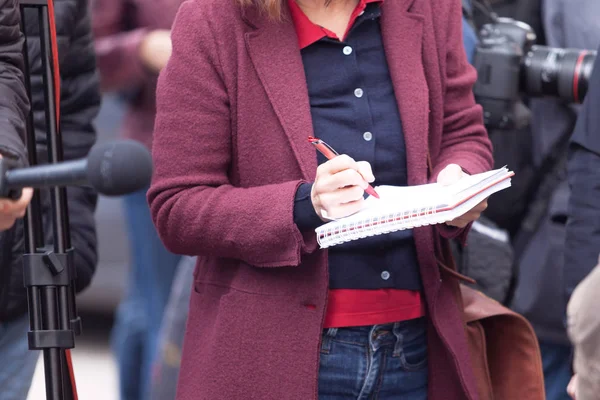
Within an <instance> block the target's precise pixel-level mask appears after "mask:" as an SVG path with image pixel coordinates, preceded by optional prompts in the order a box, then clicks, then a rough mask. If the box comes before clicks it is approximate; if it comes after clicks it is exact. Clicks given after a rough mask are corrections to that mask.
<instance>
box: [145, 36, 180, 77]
mask: <svg viewBox="0 0 600 400" xmlns="http://www.w3.org/2000/svg"><path fill="white" fill-rule="evenodd" d="M172 51H173V46H172V43H171V31H170V30H168V29H157V30H154V31H150V32H149V33H148V34H147V35H146V37H145V38H144V39H143V40H142V43H141V44H140V48H139V52H140V58H141V60H142V63H143V64H144V65H145V66H146V67H147V68H148V69H150V70H151V71H153V72H155V73H159V72H160V71H161V70H162V69H163V68H164V67H165V66H166V65H167V61H169V58H170V57H171V53H172Z"/></svg>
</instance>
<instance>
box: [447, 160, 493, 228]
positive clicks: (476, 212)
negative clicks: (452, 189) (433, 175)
mask: <svg viewBox="0 0 600 400" xmlns="http://www.w3.org/2000/svg"><path fill="white" fill-rule="evenodd" d="M464 176H467V174H465V173H464V171H463V170H462V168H461V167H460V166H458V165H456V164H449V165H448V166H447V167H446V168H444V169H443V170H442V172H440V174H439V175H438V178H437V181H438V183H439V184H442V185H444V186H447V185H452V184H453V183H456V182H458V181H459V180H460V179H462V178H463V177H464ZM486 208H487V199H485V200H484V201H482V202H481V203H479V204H477V205H476V206H475V207H474V208H472V209H471V210H469V211H468V212H467V213H466V214H463V215H461V216H460V217H458V218H456V219H454V220H452V221H450V222H446V224H447V225H450V226H456V227H458V228H464V227H465V226H467V225H468V224H470V223H471V222H473V221H475V220H476V219H478V218H479V217H480V216H481V213H482V212H484V211H485V209H486Z"/></svg>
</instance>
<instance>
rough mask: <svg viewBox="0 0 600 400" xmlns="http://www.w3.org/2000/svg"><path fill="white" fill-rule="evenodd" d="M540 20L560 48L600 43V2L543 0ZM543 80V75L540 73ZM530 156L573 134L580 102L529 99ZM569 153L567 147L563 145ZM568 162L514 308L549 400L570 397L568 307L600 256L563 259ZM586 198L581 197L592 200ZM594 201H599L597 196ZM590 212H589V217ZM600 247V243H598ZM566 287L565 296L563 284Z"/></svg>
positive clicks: (537, 158) (524, 266)
mask: <svg viewBox="0 0 600 400" xmlns="http://www.w3.org/2000/svg"><path fill="white" fill-rule="evenodd" d="M541 5H542V7H541V10H542V15H541V17H542V19H541V21H542V25H543V29H544V32H543V34H544V36H545V40H546V45H548V46H551V47H558V48H576V49H596V48H597V47H598V45H599V44H600V18H599V16H600V1H598V0H580V1H577V2H572V1H571V0H542V3H541ZM540 79H541V77H540ZM529 106H530V109H531V132H532V146H533V153H532V160H533V163H534V164H535V165H536V167H538V166H540V165H542V163H543V160H544V158H545V157H546V156H547V155H548V154H549V152H550V149H551V148H552V146H553V145H554V144H555V143H559V140H560V138H562V137H563V136H565V135H567V136H568V135H570V134H571V132H572V130H573V127H574V125H575V120H576V117H577V111H578V107H576V106H574V105H572V104H567V102H566V101H563V100H560V99H553V98H542V99H530V101H529ZM563 151H564V152H565V153H566V151H567V150H566V148H565V149H563ZM565 172H566V166H563V167H562V168H561V171H560V173H559V175H558V176H557V178H558V179H559V180H560V182H561V183H560V184H559V185H557V187H556V189H555V190H554V192H553V193H552V195H551V196H550V197H549V198H547V199H546V200H547V201H548V202H549V204H548V209H547V211H546V215H545V217H544V219H543V220H542V223H541V224H540V226H539V227H538V228H537V230H536V231H535V232H534V233H533V235H532V236H531V237H530V238H529V240H528V242H527V244H526V245H525V246H524V247H523V251H522V252H521V254H519V255H518V256H519V268H518V271H519V275H518V278H517V286H516V290H515V294H514V298H513V301H512V304H511V306H512V308H513V309H514V310H515V311H517V312H518V313H520V314H522V315H523V316H525V317H526V318H527V319H528V320H529V321H530V322H531V324H532V325H533V327H534V329H535V331H536V334H537V335H538V338H539V342H540V347H541V351H542V360H543V366H544V376H545V383H546V396H547V398H548V400H567V399H568V398H569V397H568V394H567V392H566V388H567V385H568V383H569V380H570V378H571V362H572V347H571V343H570V341H569V338H568V336H567V329H566V306H567V302H568V299H569V296H570V294H571V292H572V289H573V287H574V286H572V282H574V281H576V282H579V281H581V279H582V278H583V276H585V274H582V272H581V269H584V270H586V271H587V272H589V271H590V270H591V268H592V266H593V265H595V261H596V259H597V256H598V255H597V254H596V255H595V256H594V259H593V261H590V260H588V262H587V263H578V264H577V265H576V264H575V263H573V262H568V263H565V258H564V252H565V249H568V248H569V247H570V246H569V244H568V243H567V246H566V247H565V231H566V221H567V214H568V199H569V187H568V183H567V180H566V173H565ZM589 200H590V198H589V197H587V198H585V199H584V200H582V201H589ZM594 201H596V200H594ZM588 217H589V216H588ZM521 239H522V237H520V236H519V235H517V236H516V245H517V246H519V245H521V244H520V243H518V241H519V240H521ZM599 250H600V248H599ZM566 286H567V287H569V288H568V289H567V293H566V295H560V294H563V293H565V287H566Z"/></svg>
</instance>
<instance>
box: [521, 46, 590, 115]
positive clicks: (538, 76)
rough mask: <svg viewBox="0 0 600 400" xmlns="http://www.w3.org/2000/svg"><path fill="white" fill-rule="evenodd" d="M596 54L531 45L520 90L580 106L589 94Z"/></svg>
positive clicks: (523, 68)
mask: <svg viewBox="0 0 600 400" xmlns="http://www.w3.org/2000/svg"><path fill="white" fill-rule="evenodd" d="M595 58H596V52H593V51H586V50H573V49H556V48H551V47H545V46H532V48H531V50H530V51H529V52H527V54H526V55H525V57H524V58H523V61H522V64H521V79H520V80H521V85H520V86H521V90H522V91H523V92H525V93H526V94H527V95H529V96H552V97H559V98H561V99H563V100H566V101H569V102H574V103H581V102H582V101H583V99H584V97H585V95H586V93H587V90H588V83H589V80H590V76H591V74H592V69H593V65H594V60H595Z"/></svg>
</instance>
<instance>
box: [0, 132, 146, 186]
mask: <svg viewBox="0 0 600 400" xmlns="http://www.w3.org/2000/svg"><path fill="white" fill-rule="evenodd" d="M0 170H1V169H0ZM151 179H152V157H151V156H150V152H149V151H148V149H146V147H144V146H143V145H142V144H141V143H138V142H135V141H133V140H120V141H114V142H109V143H102V144H99V145H95V146H94V147H92V149H91V150H90V153H89V154H88V157H87V158H83V159H80V160H74V161H65V162H60V163H56V164H47V165H37V166H34V167H29V168H18V169H13V170H8V171H6V172H4V173H3V175H2V176H0V193H7V192H8V191H10V190H11V189H21V188H24V187H32V188H35V189H41V188H49V187H56V186H77V185H82V184H86V183H89V184H90V185H91V186H92V187H93V188H94V189H95V190H96V191H97V192H98V193H100V194H103V195H106V196H120V195H124V194H127V193H132V192H136V191H138V190H141V189H143V188H145V187H147V186H148V185H149V184H150V180H151ZM11 197H12V196H11Z"/></svg>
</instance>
